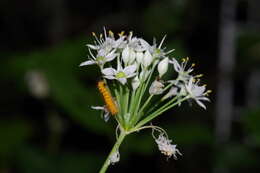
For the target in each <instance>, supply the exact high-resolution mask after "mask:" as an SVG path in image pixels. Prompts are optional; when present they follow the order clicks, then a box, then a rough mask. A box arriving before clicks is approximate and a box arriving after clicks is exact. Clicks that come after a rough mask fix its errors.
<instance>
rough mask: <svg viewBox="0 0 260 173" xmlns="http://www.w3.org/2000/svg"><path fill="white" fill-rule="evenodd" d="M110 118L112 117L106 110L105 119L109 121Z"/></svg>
mask: <svg viewBox="0 0 260 173" xmlns="http://www.w3.org/2000/svg"><path fill="white" fill-rule="evenodd" d="M109 118H110V116H109V112H106V113H105V114H104V120H105V122H107V121H108V120H109Z"/></svg>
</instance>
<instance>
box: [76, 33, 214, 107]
mask: <svg viewBox="0 0 260 173" xmlns="http://www.w3.org/2000/svg"><path fill="white" fill-rule="evenodd" d="M118 35H119V37H118V38H115V36H114V33H113V32H112V31H109V32H108V34H107V32H106V30H105V29H104V36H103V35H102V34H100V36H99V37H98V36H97V35H96V34H95V33H93V36H94V37H95V44H94V45H92V44H87V47H88V48H89V53H90V57H89V60H87V61H85V62H83V63H81V64H80V66H85V65H92V64H97V65H98V66H99V67H100V70H101V73H102V75H103V78H105V79H108V80H117V81H119V82H120V84H122V85H126V84H131V86H132V89H133V90H136V89H137V88H138V87H139V86H140V83H145V82H146V81H147V79H148V77H149V76H152V75H151V73H154V72H155V70H154V69H155V68H156V67H157V73H158V75H157V76H158V77H157V78H156V79H155V80H153V82H152V83H151V85H150V87H149V93H150V95H160V94H163V97H162V100H166V99H168V98H170V97H172V96H178V100H180V99H181V98H183V97H188V98H190V99H194V100H195V101H196V102H197V103H198V105H199V106H201V107H203V108H204V109H206V107H205V105H204V104H203V103H202V102H201V101H209V99H208V98H207V95H208V93H210V92H211V91H206V88H205V86H204V85H203V86H199V79H198V78H199V77H201V76H202V75H197V76H193V75H192V74H191V72H192V71H193V67H194V66H195V64H192V65H191V66H190V67H187V65H188V61H189V59H188V58H184V59H182V62H181V63H179V62H178V61H177V60H176V59H175V58H172V57H171V58H170V57H169V53H171V52H172V51H174V50H170V51H165V48H162V44H163V42H164V40H165V37H164V38H163V39H162V41H161V42H160V44H159V45H158V46H157V44H156V42H155V41H154V44H153V45H150V44H149V43H148V42H146V41H145V40H144V39H142V38H138V37H134V36H133V33H132V32H130V34H129V35H124V32H122V33H120V34H118ZM93 51H95V53H93ZM169 64H173V69H174V70H175V71H176V72H177V73H178V75H177V78H176V79H175V80H168V81H164V80H162V78H163V76H164V74H166V73H167V71H168V66H169ZM167 83H168V84H170V85H171V87H170V88H168V87H167V88H166V85H165V84H167ZM179 105H180V103H179Z"/></svg>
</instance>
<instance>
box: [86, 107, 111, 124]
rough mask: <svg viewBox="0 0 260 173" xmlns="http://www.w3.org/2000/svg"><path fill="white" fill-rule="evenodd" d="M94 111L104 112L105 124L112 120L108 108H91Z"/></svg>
mask: <svg viewBox="0 0 260 173" xmlns="http://www.w3.org/2000/svg"><path fill="white" fill-rule="evenodd" d="M91 108H92V109H95V110H102V111H103V114H102V116H103V118H104V120H105V122H107V121H108V120H109V118H110V116H109V111H108V110H107V108H106V106H91Z"/></svg>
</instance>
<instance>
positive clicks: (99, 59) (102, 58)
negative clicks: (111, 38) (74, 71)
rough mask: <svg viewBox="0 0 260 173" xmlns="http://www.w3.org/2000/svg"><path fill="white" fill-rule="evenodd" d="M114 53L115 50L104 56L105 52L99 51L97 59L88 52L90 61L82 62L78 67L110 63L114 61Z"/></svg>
mask: <svg viewBox="0 0 260 173" xmlns="http://www.w3.org/2000/svg"><path fill="white" fill-rule="evenodd" d="M115 51H116V50H113V51H111V52H109V53H108V54H106V52H105V51H103V50H99V51H98V54H97V57H95V56H94V55H93V54H92V53H91V51H90V55H91V57H92V59H90V60H88V61H85V62H82V63H81V64H80V65H79V66H85V65H93V64H98V65H100V66H103V65H104V64H105V63H106V62H110V61H112V60H114V59H115V57H116V56H117V54H116V53H115Z"/></svg>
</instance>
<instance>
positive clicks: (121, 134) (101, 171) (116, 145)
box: [99, 131, 127, 173]
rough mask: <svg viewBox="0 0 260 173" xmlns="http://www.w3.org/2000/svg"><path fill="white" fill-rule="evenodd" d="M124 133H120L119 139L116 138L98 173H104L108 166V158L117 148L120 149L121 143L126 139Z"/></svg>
mask: <svg viewBox="0 0 260 173" xmlns="http://www.w3.org/2000/svg"><path fill="white" fill-rule="evenodd" d="M126 135H127V134H126V133H125V132H124V131H121V133H120V135H119V137H118V138H117V141H116V143H115V144H114V146H113V148H112V150H111V151H110V153H109V155H108V156H107V159H106V160H105V162H104V164H103V166H102V168H101V169H100V171H99V173H105V172H106V170H107V168H108V166H109V165H110V157H111V155H112V154H114V153H115V152H116V151H117V150H118V148H119V147H120V145H121V143H122V142H123V140H124V138H125V137H126Z"/></svg>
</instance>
